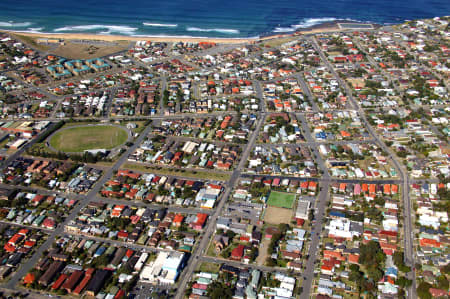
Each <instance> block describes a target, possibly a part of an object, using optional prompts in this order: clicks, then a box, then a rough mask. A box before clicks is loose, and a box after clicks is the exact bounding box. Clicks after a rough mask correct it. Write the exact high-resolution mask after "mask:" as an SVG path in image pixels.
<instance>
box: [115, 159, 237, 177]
mask: <svg viewBox="0 0 450 299" xmlns="http://www.w3.org/2000/svg"><path fill="white" fill-rule="evenodd" d="M121 168H123V169H129V170H135V171H139V172H151V173H154V174H161V175H173V176H182V177H188V178H196V179H201V180H217V181H228V180H229V179H230V176H231V172H224V171H222V172H217V171H209V170H204V169H197V170H190V169H184V168H181V169H175V168H170V167H160V166H147V165H145V164H141V163H131V162H129V163H125V164H123V166H122V167H121Z"/></svg>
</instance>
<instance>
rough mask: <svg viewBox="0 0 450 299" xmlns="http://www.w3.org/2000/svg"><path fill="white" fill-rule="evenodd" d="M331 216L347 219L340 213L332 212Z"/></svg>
mask: <svg viewBox="0 0 450 299" xmlns="http://www.w3.org/2000/svg"><path fill="white" fill-rule="evenodd" d="M330 216H334V217H341V218H346V217H345V214H344V213H342V212H338V211H331V212H330Z"/></svg>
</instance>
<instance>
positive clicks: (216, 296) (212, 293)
mask: <svg viewBox="0 0 450 299" xmlns="http://www.w3.org/2000/svg"><path fill="white" fill-rule="evenodd" d="M206 291H207V295H208V297H210V298H211V299H221V298H232V297H233V291H232V289H231V288H230V287H229V286H227V285H225V284H224V283H221V282H219V281H213V282H212V283H210V284H209V285H208V289H207V290H206Z"/></svg>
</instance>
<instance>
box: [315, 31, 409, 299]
mask: <svg viewBox="0 0 450 299" xmlns="http://www.w3.org/2000/svg"><path fill="white" fill-rule="evenodd" d="M312 41H313V45H314V47H315V48H316V51H318V52H319V54H320V57H321V58H322V60H323V61H324V62H325V64H326V65H327V67H328V69H329V70H330V71H331V72H332V73H333V75H334V76H335V77H336V78H338V81H339V84H340V86H341V87H342V88H344V90H345V92H346V94H347V96H348V98H349V100H350V102H351V103H352V105H353V106H354V107H355V109H356V110H358V112H359V116H360V117H361V120H362V121H363V122H364V124H365V126H366V128H367V130H368V131H369V133H370V135H372V136H373V138H375V139H376V140H377V143H378V145H379V146H380V147H381V148H382V149H383V150H384V151H385V152H386V153H388V155H389V158H390V159H391V161H392V162H393V163H394V166H395V168H396V169H397V172H398V173H399V174H400V180H401V182H402V183H401V184H402V199H403V216H404V220H403V222H404V225H403V227H404V242H405V248H404V250H405V252H404V253H405V263H406V264H407V265H408V266H410V267H415V263H414V248H413V229H412V221H411V215H412V214H413V211H412V209H411V199H410V197H409V183H408V182H409V177H408V172H407V171H406V170H405V169H404V167H403V165H401V164H400V163H399V162H398V160H397V159H396V158H395V154H394V153H393V152H392V151H391V150H390V148H389V147H387V146H386V144H384V142H383V141H382V140H381V139H380V137H379V136H378V134H376V132H375V130H374V129H373V128H372V126H371V125H370V123H369V122H368V121H367V118H366V115H365V112H364V111H363V109H362V108H361V107H359V105H358V103H357V102H356V101H355V99H354V98H353V95H352V91H351V89H350V88H349V86H348V85H347V84H346V83H345V82H344V81H343V80H342V79H341V78H340V77H339V76H338V75H337V73H336V71H335V70H334V68H333V66H332V65H331V63H330V62H329V61H328V59H327V58H326V57H325V55H324V53H323V52H322V50H321V49H320V47H319V46H318V44H317V41H316V40H315V38H314V37H313V38H312ZM407 277H408V278H409V279H411V280H412V281H413V283H412V285H411V287H410V288H409V289H408V298H409V299H411V298H416V297H417V294H416V277H415V271H411V272H410V273H407Z"/></svg>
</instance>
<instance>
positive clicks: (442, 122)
mask: <svg viewBox="0 0 450 299" xmlns="http://www.w3.org/2000/svg"><path fill="white" fill-rule="evenodd" d="M449 27H450V17H436V18H433V19H422V20H413V21H407V22H405V23H402V24H396V25H389V26H380V25H377V24H368V23H357V22H350V21H343V22H340V21H335V22H332V23H331V24H328V25H326V26H317V27H314V28H313V29H305V30H302V31H296V32H293V33H289V34H280V35H275V36H267V37H264V38H262V37H261V38H259V37H258V38H248V39H246V38H239V39H231V38H230V39H226V38H193V37H192V38H183V37H179V38H178V37H131V36H114V35H101V34H100V35H94V34H78V33H70V34H43V33H42V34H39V33H29V32H28V33H27V32H12V31H0V232H1V233H0V298H96V299H120V298H130V299H132V298H135V299H150V298H155V299H158V298H161V299H165V298H175V299H207V298H211V299H309V298H317V299H328V298H333V299H344V298H355V299H356V298H365V299H370V298H386V299H390V298H408V299H415V298H420V299H431V298H449V294H450V293H449V282H450V233H449V222H448V221H449V220H448V213H449V211H450V146H449V143H448V142H449V136H450V125H449V121H450V100H449V88H450V86H449V75H450V30H449Z"/></svg>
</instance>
